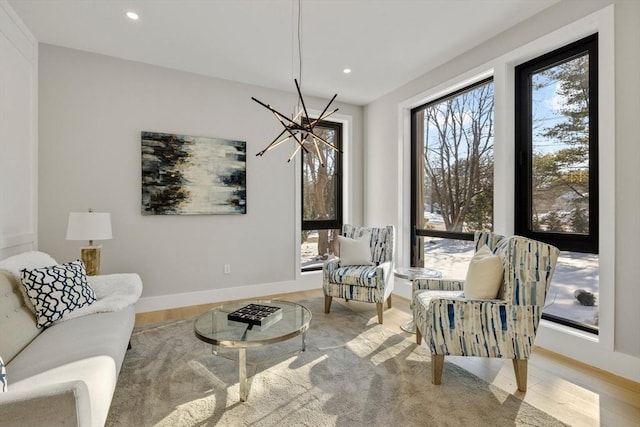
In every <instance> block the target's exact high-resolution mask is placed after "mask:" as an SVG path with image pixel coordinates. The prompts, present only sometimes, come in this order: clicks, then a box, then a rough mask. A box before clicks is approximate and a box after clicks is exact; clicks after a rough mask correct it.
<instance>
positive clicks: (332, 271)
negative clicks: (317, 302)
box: [322, 224, 395, 323]
mask: <svg viewBox="0 0 640 427" xmlns="http://www.w3.org/2000/svg"><path fill="white" fill-rule="evenodd" d="M342 235H343V236H345V237H349V238H351V239H358V238H362V237H365V236H369V246H370V248H371V259H372V261H373V263H374V265H349V266H344V267H340V259H339V258H337V259H336V258H334V259H332V260H329V261H326V262H325V263H324V265H323V267H322V289H323V291H324V295H325V313H329V311H330V308H331V300H332V298H333V297H337V298H344V299H345V300H354V301H363V302H370V303H375V304H376V305H377V311H378V322H380V323H382V305H383V303H384V302H385V301H387V305H388V307H389V308H391V291H393V280H391V277H392V276H393V265H394V251H395V228H394V226H393V225H388V226H386V227H355V226H353V225H350V224H344V225H343V227H342Z"/></svg>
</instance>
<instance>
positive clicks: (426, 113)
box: [411, 79, 493, 278]
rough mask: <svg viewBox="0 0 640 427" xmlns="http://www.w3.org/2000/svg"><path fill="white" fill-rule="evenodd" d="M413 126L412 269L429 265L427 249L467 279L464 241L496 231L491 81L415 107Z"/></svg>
mask: <svg viewBox="0 0 640 427" xmlns="http://www.w3.org/2000/svg"><path fill="white" fill-rule="evenodd" d="M411 126H412V138H411V143H412V156H411V157H412V162H411V182H412V191H411V194H412V197H411V205H412V207H411V224H412V229H413V233H412V234H413V235H412V244H411V265H412V266H417V267H423V266H426V267H428V266H430V265H429V263H427V264H425V256H424V254H425V250H426V251H427V252H428V253H429V255H430V256H429V257H428V258H429V259H438V260H439V261H442V262H441V263H440V264H441V265H446V266H448V267H451V269H452V270H455V271H448V270H447V271H446V272H443V274H445V273H446V277H451V278H455V277H458V278H459V277H460V275H461V274H462V278H464V272H466V267H467V263H468V260H469V259H470V258H471V256H472V254H473V253H472V252H473V245H472V244H469V242H461V241H460V240H473V232H474V231H476V230H492V229H493V79H486V80H483V81H480V82H478V83H476V84H474V85H471V86H469V87H466V88H464V89H462V90H459V91H456V92H454V93H451V94H449V95H447V96H445V97H442V98H439V99H436V100H434V101H431V102H429V103H427V104H424V105H422V106H420V107H417V108H414V109H413V110H412V111H411ZM445 259H446V260H447V261H444V260H445ZM438 269H439V270H442V268H438ZM457 270H460V271H457Z"/></svg>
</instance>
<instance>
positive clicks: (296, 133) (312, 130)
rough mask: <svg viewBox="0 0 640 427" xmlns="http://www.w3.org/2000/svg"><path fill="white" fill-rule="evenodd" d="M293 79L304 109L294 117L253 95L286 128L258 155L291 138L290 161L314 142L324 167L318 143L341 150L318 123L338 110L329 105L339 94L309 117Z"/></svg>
mask: <svg viewBox="0 0 640 427" xmlns="http://www.w3.org/2000/svg"><path fill="white" fill-rule="evenodd" d="M300 7H301V4H300V0H298V58H299V64H300V68H299V72H300V84H302V77H301V75H302V52H301V47H300V15H301V12H300ZM293 81H294V83H295V85H296V91H297V92H298V107H300V106H302V109H299V111H298V113H297V114H293V115H292V118H289V117H288V116H286V115H285V114H282V113H280V112H279V111H278V110H276V109H275V108H273V107H272V106H271V105H269V104H265V103H264V102H262V101H260V100H258V99H256V98H254V97H253V96H252V97H251V99H252V100H254V101H255V102H257V103H258V104H260V105H262V106H263V107H264V108H266V109H267V110H269V111H271V112H272V113H273V115H274V116H275V118H276V120H278V121H279V122H280V124H281V125H282V126H283V128H284V129H283V130H282V132H280V133H279V134H278V136H276V137H275V138H274V139H273V141H271V143H270V144H269V145H267V146H266V148H265V149H264V150H262V151H260V152H259V153H257V154H256V156H262V155H264V153H266V152H267V151H269V150H272V149H274V148H276V147H277V146H278V145H280V144H282V143H283V142H286V141H288V140H289V139H293V140H294V141H295V145H294V146H295V149H294V150H293V153H291V156H289V160H287V162H290V161H291V160H292V159H293V158H294V157H295V155H296V154H298V152H299V151H300V150H303V151H304V152H305V153H309V150H307V147H305V143H306V142H312V143H313V147H314V148H315V152H316V154H317V155H318V159H319V160H320V164H321V165H322V167H324V158H323V156H322V155H321V153H320V147H319V145H318V144H324V145H326V146H328V147H330V148H332V149H333V150H335V151H339V150H338V148H337V147H336V146H335V145H333V144H331V143H329V142H328V141H327V140H326V139H325V138H323V137H322V136H321V135H320V134H319V133H318V132H317V130H316V125H317V124H318V123H319V122H320V121H322V120H325V119H326V118H328V117H329V116H331V115H332V114H333V113H335V112H336V111H338V109H337V108H336V109H334V110H332V111H329V107H330V106H331V104H332V103H333V101H334V100H335V99H336V97H337V96H338V94H335V95H333V98H331V100H330V101H329V103H328V104H327V106H326V107H324V110H322V113H321V114H320V116H318V118H316V119H312V118H310V117H309V112H308V111H307V106H306V105H305V103H304V98H303V97H302V91H301V90H300V84H298V80H297V79H293Z"/></svg>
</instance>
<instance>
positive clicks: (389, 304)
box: [387, 294, 391, 308]
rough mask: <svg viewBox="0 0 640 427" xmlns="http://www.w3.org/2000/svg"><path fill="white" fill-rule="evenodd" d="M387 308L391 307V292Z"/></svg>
mask: <svg viewBox="0 0 640 427" xmlns="http://www.w3.org/2000/svg"><path fill="white" fill-rule="evenodd" d="M387 308H391V294H389V297H388V298H387Z"/></svg>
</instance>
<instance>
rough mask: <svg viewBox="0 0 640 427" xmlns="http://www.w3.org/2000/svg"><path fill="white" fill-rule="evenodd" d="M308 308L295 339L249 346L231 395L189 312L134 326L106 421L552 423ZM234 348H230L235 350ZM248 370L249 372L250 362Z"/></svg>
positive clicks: (232, 379)
mask: <svg viewBox="0 0 640 427" xmlns="http://www.w3.org/2000/svg"><path fill="white" fill-rule="evenodd" d="M297 302H299V303H301V304H303V305H305V306H307V307H308V308H309V309H310V310H311V311H312V313H313V319H312V322H311V328H310V329H309V331H308V332H307V339H306V343H307V350H306V351H305V352H303V353H299V354H297V355H293V356H283V357H280V358H279V359H277V358H276V360H273V357H274V355H275V354H276V353H281V352H285V351H292V350H295V349H296V348H299V347H300V338H299V337H297V338H294V339H292V340H290V341H287V342H285V343H281V344H276V345H273V346H270V347H267V351H266V352H264V353H262V354H260V353H259V352H257V351H253V352H252V350H249V351H248V353H247V354H248V359H249V361H250V362H251V361H253V362H256V363H260V361H261V360H264V359H268V358H271V359H272V360H271V362H267V363H262V364H259V365H252V366H253V368H256V369H257V372H256V374H255V376H254V377H253V378H252V380H251V383H250V389H249V397H248V401H247V402H244V403H240V402H239V388H238V365H237V362H236V361H234V360H229V359H226V358H223V357H220V356H214V355H212V354H211V346H209V345H207V344H205V343H203V342H201V341H199V340H198V339H197V338H196V337H195V335H194V333H193V319H188V320H182V321H176V322H165V323H163V324H156V325H149V326H144V327H140V328H136V330H135V332H134V336H133V338H132V344H133V348H132V349H131V350H129V351H128V353H127V355H126V357H125V360H124V364H123V367H122V372H121V373H120V378H119V380H118V385H117V387H116V392H115V395H114V399H113V403H112V405H111V412H110V414H109V418H108V420H107V425H108V426H214V425H219V426H514V425H517V426H520V425H521V426H556V425H563V424H562V423H560V422H559V421H558V420H556V419H555V418H553V417H551V416H550V415H547V414H545V413H544V412H542V411H540V410H538V409H536V408H534V407H532V406H531V405H529V404H527V403H525V402H522V401H521V400H519V399H517V398H515V397H514V396H512V395H510V394H508V393H506V392H504V391H502V390H500V389H498V388H497V387H494V386H492V385H490V384H487V383H486V382H484V381H483V380H481V379H479V378H477V377H475V376H474V375H472V374H470V373H468V372H467V371H465V370H463V369H461V368H459V367H458V366H456V365H453V364H451V363H447V362H445V368H444V373H443V383H442V385H440V386H434V385H433V384H431V365H430V360H429V359H430V356H429V353H428V351H427V350H426V349H424V348H421V347H418V346H417V345H416V344H415V343H414V342H413V341H411V340H409V339H406V338H404V337H402V336H400V335H397V334H394V333H392V332H391V331H389V330H388V329H387V328H385V327H384V326H381V325H378V324H373V325H369V326H367V325H366V323H367V320H366V319H364V318H363V317H361V316H360V315H358V314H357V313H355V312H353V311H352V310H350V309H349V308H347V307H345V306H343V305H342V304H335V303H334V304H333V305H332V307H331V313H330V314H328V315H326V314H324V313H323V300H322V297H320V298H313V299H309V300H301V301H297ZM235 353H236V352H235V351H230V352H229V353H228V356H230V357H233V356H234V355H235ZM248 371H249V374H251V373H253V369H252V367H251V366H250V367H248Z"/></svg>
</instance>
